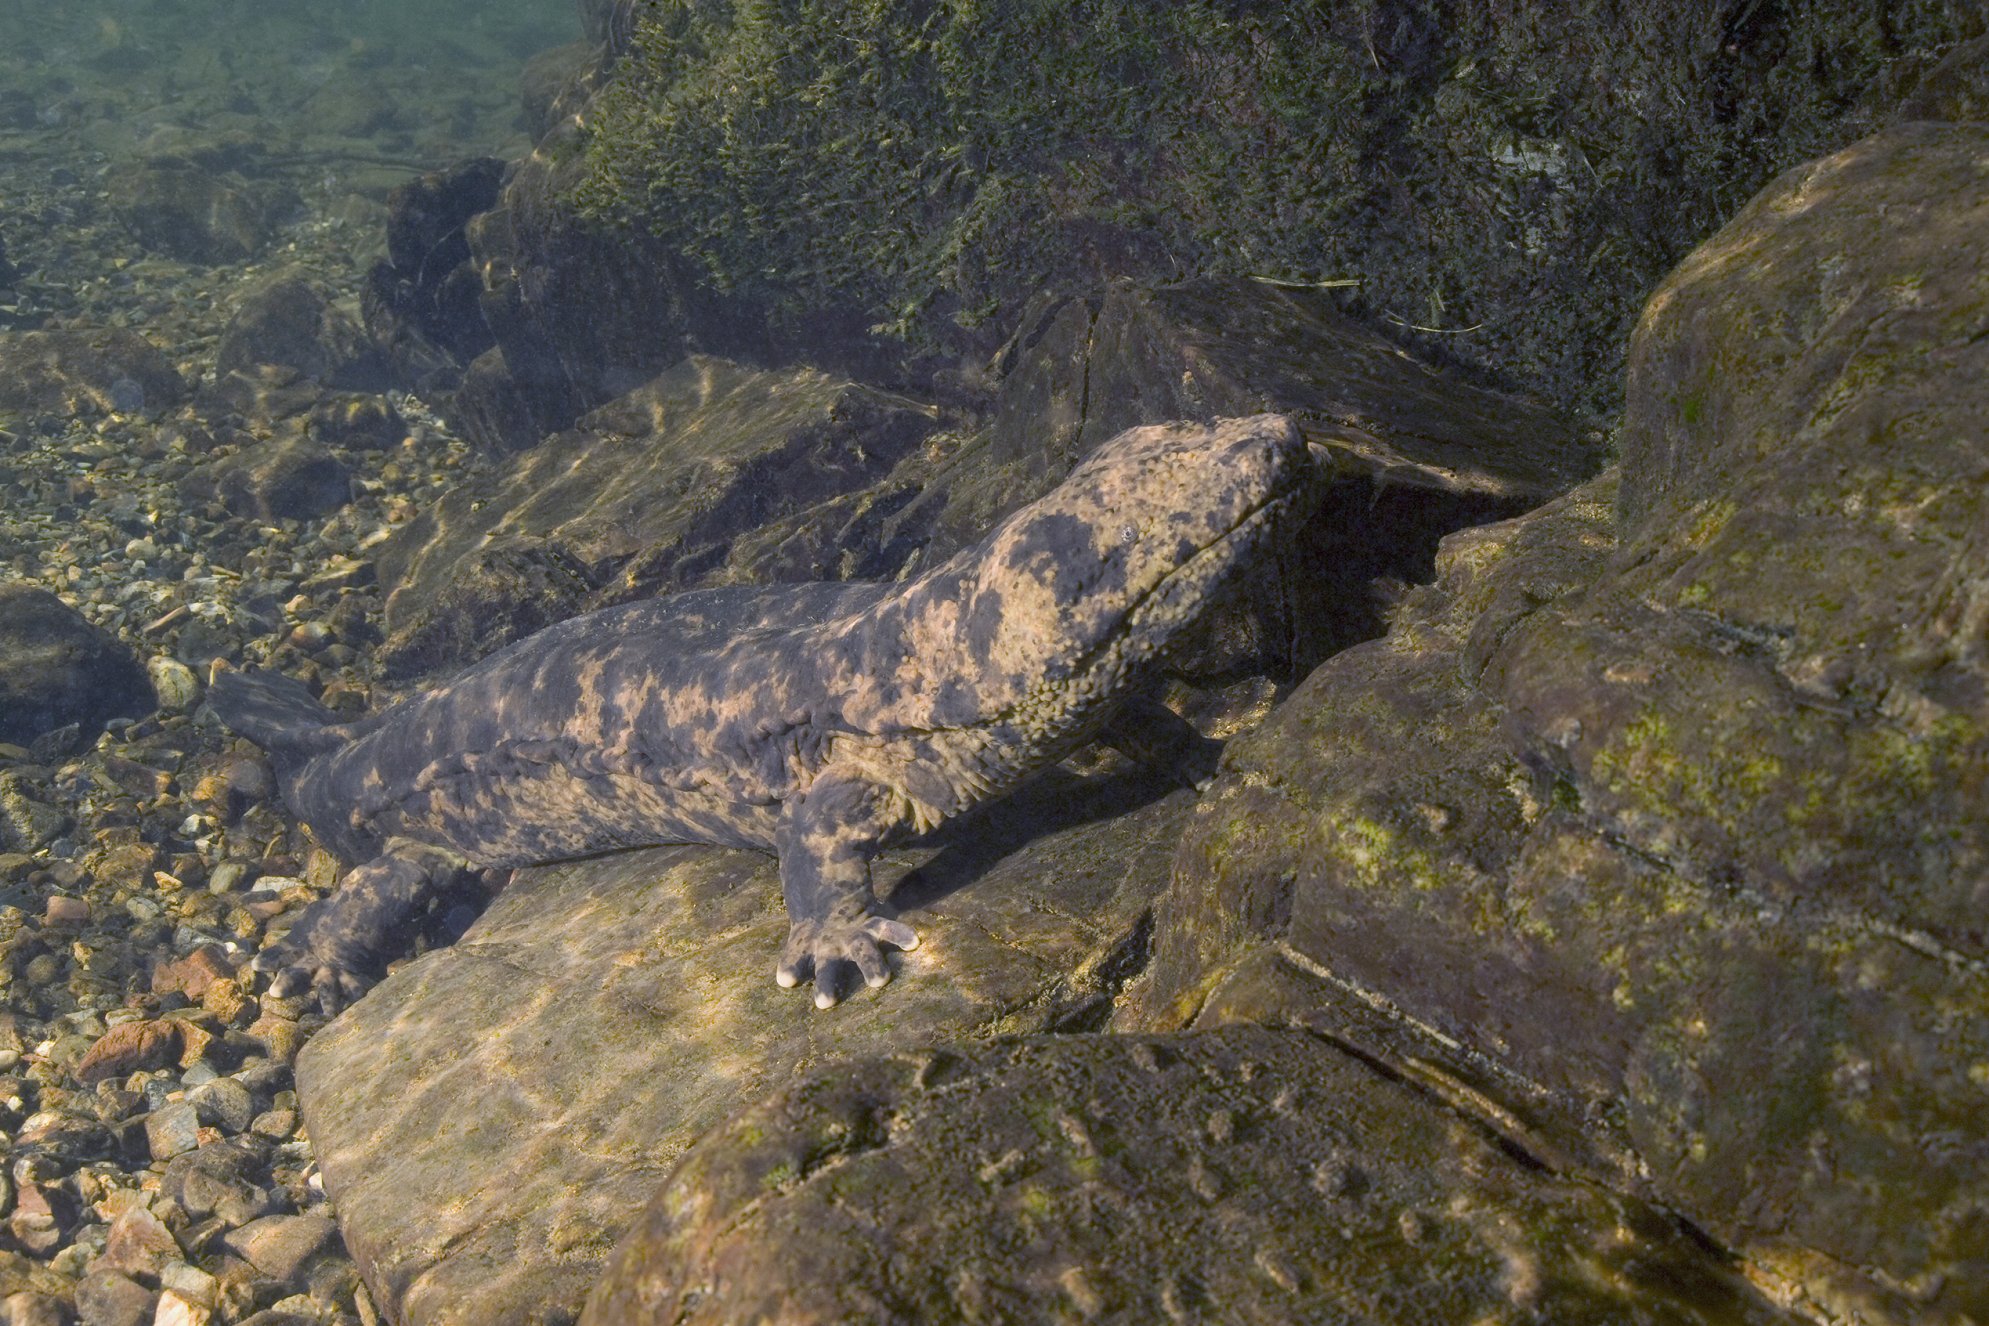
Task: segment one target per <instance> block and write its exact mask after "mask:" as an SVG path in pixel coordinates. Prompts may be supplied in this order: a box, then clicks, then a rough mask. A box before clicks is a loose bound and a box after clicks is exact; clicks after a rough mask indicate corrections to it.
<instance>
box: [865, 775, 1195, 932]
mask: <svg viewBox="0 0 1989 1326" xmlns="http://www.w3.org/2000/svg"><path fill="white" fill-rule="evenodd" d="M1182 790H1184V789H1183V788H1182V786H1181V784H1180V782H1179V781H1177V780H1176V779H1175V778H1174V777H1173V776H1172V775H1171V774H1169V773H1168V772H1167V771H1165V770H1157V769H1148V768H1141V767H1137V766H1133V767H1126V768H1122V769H1119V770H1118V771H1116V772H1112V773H1107V774H1079V773H1074V772H1072V771H1071V770H1069V769H1066V768H1064V767H1063V766H1061V765H1059V766H1057V767H1056V768H1053V769H1051V770H1050V771H1049V772H1047V773H1044V774H1041V775H1039V776H1037V777H1036V778H1034V779H1032V780H1030V781H1029V782H1028V783H1026V784H1024V785H1023V786H1022V787H1020V788H1017V789H1016V790H1015V791H1014V792H1011V793H1010V794H1009V795H1007V796H1006V797H1003V798H1001V799H1000V800H998V801H995V802H993V803H992V804H989V805H985V806H980V807H977V808H976V809H974V810H972V811H970V812H968V813H967V814H966V815H963V816H961V817H960V818H959V819H957V820H953V821H950V822H949V823H947V824H944V825H942V826H941V827H940V828H938V829H936V830H934V831H933V832H932V833H931V834H930V835H928V836H927V837H925V838H923V839H921V840H919V841H918V842H917V843H915V844H913V849H914V850H917V849H921V848H924V849H930V848H937V849H938V850H937V851H936V852H935V853H934V854H933V855H932V856H931V857H929V858H928V859H926V860H925V861H923V862H921V863H920V864H918V865H916V866H913V867H912V868H911V869H910V870H907V871H906V872H905V873H904V875H903V876H902V877H901V878H900V879H899V880H898V881H897V882H896V883H895V884H893V885H891V887H890V889H889V891H888V893H886V895H885V897H884V899H883V901H884V902H885V903H886V905H887V906H888V907H889V908H890V909H891V911H892V913H893V914H903V913H905V912H909V911H912V910H915V909H917V908H920V907H929V906H931V905H932V904H933V903H936V902H938V901H940V900H941V899H943V898H946V897H949V896H951V895H952V894H954V893H957V892H959V891H960V890H961V889H965V888H969V887H971V886H972V885H973V884H974V883H976V882H977V881H978V880H979V879H980V878H981V877H982V876H983V875H985V874H987V873H988V871H990V870H991V869H993V868H994V867H995V866H996V865H997V864H999V863H1000V862H1001V861H1003V860H1005V859H1006V858H1008V857H1010V856H1013V855H1014V854H1016V853H1017V852H1020V851H1023V850H1024V849H1026V848H1028V847H1029V846H1030V845H1031V844H1033V843H1035V842H1038V841H1040V840H1042V839H1044V838H1048V837H1050V836H1052V835H1054V834H1058V833H1062V832H1064V831H1066V830H1069V829H1078V828H1083V827H1084V826H1086V825H1089V824H1097V823H1101V822H1103V821H1105V820H1109V819H1116V818H1118V817H1119V816H1122V815H1130V814H1132V813H1134V812H1135V811H1139V810H1144V809H1145V808H1146V807H1148V806H1151V805H1153V804H1155V803H1156V802H1159V801H1163V800H1165V799H1166V798H1167V797H1168V796H1169V795H1170V794H1172V793H1175V792H1179V791H1182Z"/></svg>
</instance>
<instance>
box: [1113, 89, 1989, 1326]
mask: <svg viewBox="0 0 1989 1326" xmlns="http://www.w3.org/2000/svg"><path fill="white" fill-rule="evenodd" d="M1985 162H1989V131H1985V130H1984V129H1982V128H1979V127H1961V126H1953V125H1938V124H1931V123H1907V124H1902V125H1899V126H1896V127H1894V128H1892V129H1890V130H1888V131H1886V132H1884V133H1882V134H1880V135H1877V136H1875V137H1872V138H1869V139H1867V140H1865V141H1863V142H1860V143H1858V144H1856V145H1855V146H1853V147H1851V148H1849V149H1847V150H1845V151H1843V152H1841V153H1838V154H1837V155H1835V156H1832V157H1830V158H1827V159H1825V160H1822V161H1819V162H1816V163H1813V164H1811V165H1808V166H1805V167H1802V168H1800V169H1798V170H1795V171H1792V172H1790V173H1788V174H1786V175H1784V176H1783V177H1781V178H1780V179H1779V180H1777V181H1776V182H1775V183H1774V184H1773V185H1772V186H1771V187H1770V188H1768V189H1767V190H1766V191H1765V192H1764V193H1763V194H1762V195H1761V196H1760V197H1758V198H1757V199H1755V200H1754V202H1752V203H1751V204H1750V205H1749V206H1748V207H1747V208H1746V209H1745V210H1744V211H1743V212H1742V213H1741V214H1740V215H1739V216H1737V217H1736V218H1735V219H1734V221H1733V222H1732V223H1731V224H1730V225H1728V226H1727V227H1726V228H1725V229H1724V230H1723V231H1721V232H1720V234H1719V235H1717V236H1716V237H1714V238H1713V239H1712V240H1711V241H1709V242H1708V243H1707V244H1706V245H1705V246H1703V247H1702V248H1701V249H1699V250H1698V251H1697V252H1695V253H1694V254H1693V255H1692V256H1691V257H1690V258H1689V259H1688V260H1687V261H1686V262H1685V263H1684V264H1683V265H1682V266H1681V267H1680V268H1679V269H1678V270H1677V271H1676V272H1675V273H1674V274H1673V275H1672V277H1671V278H1670V279H1669V280H1667V281H1666V282H1665V283H1664V285H1663V286H1662V287H1661V288H1660V289H1659V290H1658V291H1657V293H1656V294H1655V295H1654V296H1653V297H1652V299H1651V301H1650V303H1649V306H1648V308H1647V310H1646V312H1645V315H1644V318H1643V320H1642V322H1641V324H1640V327H1639V330H1638V333H1637V338H1636V343H1635V345H1634V347H1633V350H1632V356H1631V358H1632V374H1631V380H1630V394H1629V402H1628V413H1627V416H1626V419H1625V423H1624V428H1623V432H1622V438H1621V449H1622V457H1623V459H1622V464H1621V466H1620V470H1619V471H1617V472H1612V473H1611V474H1609V475H1607V476H1605V477H1604V478H1603V479H1600V480H1597V481H1596V482H1595V483H1593V484H1591V485H1589V486H1588V487H1586V488H1584V489H1581V490H1578V491H1577V492H1575V493H1573V494H1571V495H1570V496H1568V497H1567V498H1564V499H1562V500H1560V501H1558V502H1556V503H1553V504H1551V505H1549V506H1548V507H1546V508H1543V509H1542V510H1540V511H1538V512H1536V513H1534V514H1532V515H1529V516H1527V517H1525V518H1523V519H1521V520H1517V521H1513V522H1509V523H1507V524H1505V525H1500V526H1494V527H1491V528H1488V529H1483V530H1474V531H1471V532H1468V533H1465V534H1461V535H1457V536H1454V537H1453V538H1452V539H1451V540H1449V541H1448V542H1447V543H1446V544H1445V547H1444V552H1443V554H1442V557H1441V565H1442V576H1441V579H1440V581H1439V583H1438V584H1437V585H1436V586H1435V587H1434V588H1432V589H1430V590H1427V591H1422V592H1419V593H1418V594H1416V595H1415V596H1414V597H1412V598H1411V599H1410V601H1409V602H1408V604H1407V605H1406V606H1405V608H1404V610H1403V611H1402V612H1401V613H1400V615H1399V619H1398V620H1397V621H1396V623H1395V626H1394V629H1393V630H1392V631H1391V633H1390V634H1389V636H1388V637H1387V638H1386V639H1385V640H1382V641H1378V642H1375V643H1372V644H1369V645H1364V646H1361V647H1359V648H1356V649H1353V650H1350V651H1348V652H1346V653H1345V654H1342V655H1340V656H1339V657H1337V658H1335V659H1333V660H1332V661H1331V662H1330V663H1329V664H1327V665H1326V666H1325V667H1323V668H1321V669H1319V670H1318V671H1317V672H1316V673H1315V674H1314V675H1312V676H1311V677H1310V678H1309V679H1308V680H1307V681H1306V682H1305V684H1304V685H1303V686H1302V687H1300V688H1299V690H1298V691H1297V693H1296V694H1294V695H1293V696H1292V697H1291V698H1290V699H1289V700H1288V701H1287V702H1285V703H1284V704H1283V705H1282V706H1280V707H1279V708H1278V709H1277V710H1276V711H1275V712H1274V713H1273V714H1272V715H1271V717H1270V718H1269V720H1268V721H1267V722H1266V723H1265V724H1264V725H1263V726H1262V727H1260V728H1259V729H1257V730H1255V731H1253V732H1251V733H1248V734H1246V735H1245V736H1244V737H1242V738H1240V739H1239V740H1238V741H1237V742H1236V743H1234V744H1233V746H1232V749H1231V751H1230V753H1229V756H1228V773H1227V776H1226V777H1224V778H1223V779H1222V780H1221V781H1220V782H1219V784H1218V785H1217V787H1216V789H1215V790H1214V792H1213V794H1212V795H1211V796H1210V797H1209V798H1208V799H1207V800H1206V801H1205V802H1204V803H1203V804H1202V805H1201V806H1200V807H1198V809H1197V813H1196V815H1195V816H1194V818H1193V820H1192V822H1191V824H1190V827H1189V829H1188V831H1187V833H1186V836H1185V838H1184V841H1183V844H1182V848H1181V854H1180V857H1179V860H1178V863H1177V870H1176V878H1175V884H1174V887H1173V890H1172V892H1171V894H1170V896H1169V898H1168V899H1167V901H1166V903H1165V904H1164V905H1163V907H1162V908H1161V909H1160V912H1159V915H1158V919H1157V925H1156V957H1155V962H1154V966H1153V969H1152V972H1151V976H1150V978H1149V979H1148V980H1147V981H1146V982H1145V983H1144V986H1143V988H1142V989H1141V990H1140V991H1139V993H1138V997H1137V999H1136V1001H1135V1003H1134V1004H1133V1006H1132V1007H1130V1008H1129V1009H1127V1010H1126V1011H1125V1012H1124V1013H1123V1014H1122V1016H1121V1019H1120V1023H1119V1025H1121V1026H1123V1027H1124V1028H1127V1029H1154V1028H1168V1027H1178V1026H1182V1025H1184V1024H1195V1025H1210V1024H1215V1023H1220V1022H1223V1021H1226V1020H1232V1019H1238V1018H1249V1019H1259V1020H1276V1021H1290V1022H1298V1023H1312V1024H1316V1025H1319V1026H1322V1027H1326V1026H1332V1027H1341V1028H1344V1027H1346V1026H1348V1025H1350V1021H1349V1020H1350V1019H1352V1020H1353V1021H1354V1022H1358V1021H1359V1020H1360V1017H1362V1016H1365V1013H1363V1011H1362V1010H1363V1007H1364V1005H1363V1004H1362V1002H1361V1001H1366V1005H1365V1006H1372V1007H1382V1008H1387V1009H1392V1010H1395V1011H1398V1012H1399V1013H1400V1014H1402V1015H1405V1016H1406V1018H1407V1019H1408V1020H1409V1021H1411V1022H1413V1023H1415V1024H1419V1025H1420V1026H1421V1027H1423V1028H1424V1029H1425V1030H1426V1031H1427V1032H1428V1033H1429V1036H1428V1037H1426V1038H1425V1048H1424V1049H1422V1050H1420V1051H1416V1052H1414V1053H1415V1054H1420V1055H1422V1056H1423V1058H1422V1059H1420V1060H1418V1062H1419V1063H1422V1064H1423V1065H1424V1069H1427V1071H1428V1072H1429V1073H1430V1074H1431V1075H1432V1076H1433V1077H1435V1078H1438V1079H1441V1080H1443V1081H1444V1082H1446V1083H1448V1084H1449V1086H1448V1088H1447V1089H1449V1090H1450V1091H1452V1093H1453V1094H1454V1096H1455V1098H1457V1099H1459V1100H1461V1101H1465V1102H1468V1103H1470V1104H1471V1105H1472V1107H1473V1108H1474V1109H1476V1110H1477V1111H1478V1112H1480V1113H1481V1114H1483V1115H1485V1116H1486V1117H1493V1118H1498V1119H1501V1120H1503V1121H1504V1123H1503V1124H1502V1126H1508V1127H1511V1128H1514V1129H1518V1130H1521V1131H1524V1132H1526V1133H1528V1134H1529V1135H1532V1136H1536V1137H1538V1138H1539V1139H1541V1142H1540V1145H1541V1146H1542V1147H1543V1148H1545V1149H1547V1150H1550V1151H1555V1152H1557V1153H1559V1154H1562V1155H1564V1156H1566V1157H1568V1158H1569V1159H1570V1161H1571V1162H1572V1163H1579V1164H1583V1165H1588V1166H1593V1167H1597V1168H1598V1170H1599V1172H1602V1173H1613V1174H1615V1175H1616V1176H1617V1178H1618V1180H1619V1181H1620V1182H1623V1183H1626V1184H1630V1185H1632V1186H1636V1187H1641V1188H1645V1189H1647V1190H1648V1191H1649V1192H1651V1193H1652V1194H1654V1195H1656V1196H1657V1197H1659V1198H1660V1199H1662V1200H1663V1201H1665V1202H1666V1203H1668V1204H1670V1205H1672V1206H1673V1207H1675V1208H1676V1209H1678V1210H1680V1211H1682V1212H1683V1213H1684V1214H1686V1215H1687V1216H1689V1217H1690V1218H1691V1219H1693V1220H1694V1221H1696V1222H1698V1223H1699V1224H1700V1225H1701V1226H1702V1227H1703V1228H1705V1229H1706V1230H1708V1231H1709V1232H1711V1233H1712V1234H1713V1235H1714V1236H1715V1237H1717V1238H1718V1239H1719V1240H1721V1241H1722V1242H1723V1243H1725V1244H1726V1245H1727V1246H1729V1247H1732V1248H1734V1249H1736V1250H1738V1251H1740V1252H1741V1253H1742V1254H1743V1255H1744V1256H1745V1257H1746V1258H1747V1259H1748V1260H1749V1261H1750V1262H1751V1263H1752V1264H1753V1266H1754V1267H1755V1268H1756V1274H1757V1276H1758V1277H1760V1278H1762V1279H1763V1280H1764V1281H1768V1282H1779V1283H1780V1284H1781V1285H1782V1286H1783V1287H1784V1292H1786V1293H1787V1294H1788V1295H1789V1296H1790V1297H1791V1299H1793V1300H1796V1301H1801V1302H1805V1303H1807V1304H1809V1305H1811V1306H1812V1307H1813V1308H1814V1309H1815V1310H1817V1311H1821V1312H1824V1313H1828V1314H1837V1315H1839V1316H1842V1317H1844V1318H1847V1319H1852V1320H1862V1321H1897V1322H1904V1321H1909V1320H1910V1321H1918V1322H1954V1323H1960V1322H1966V1321H1977V1320H1982V1319H1983V1318H1984V1317H1985V1316H1989V1222H1985V1221H1984V1219H1983V1215H1982V1209H1983V1208H1982V1194H1983V1192H1984V1191H1985V1190H1989V1088H1985V1081H1989V1067H1985V1065H1989V925H1985V921H1984V917H1985V915H1989V912H1985V906H1984V904H1985V902H1986V901H1989V895H1985V893H1984V888H1985V885H1984V881H1985V880H1986V879H1989V636H1986V635H1985V629H1984V620H1985V617H1984V604H1985V603H1989V543H1985V537H1989V536H1985V531H1989V485H1985V483H1984V480H1985V477H1989V442H1986V441H1985V439H1989V338H1985V336H1984V328H1985V327H1989V280H1986V279H1985V277H1984V273H1985V272H1989V174H1985V171H1984V163H1985ZM1350 1008H1352V1009H1353V1010H1354V1012H1353V1013H1349V1011H1348V1010H1349V1009H1350ZM1357 1015H1358V1016H1357ZM1387 1040H1388V1037H1387V1036H1386V1035H1383V1036H1379V1037H1377V1038H1376V1039H1375V1041H1374V1042H1373V1043H1375V1044H1383V1043H1385V1042H1387ZM1431 1047H1434V1048H1431ZM1377 1052H1381V1053H1389V1052H1390V1051H1387V1050H1381V1051H1377ZM1398 1057H1399V1056H1398ZM1424 1069H1419V1070H1418V1071H1424Z"/></svg>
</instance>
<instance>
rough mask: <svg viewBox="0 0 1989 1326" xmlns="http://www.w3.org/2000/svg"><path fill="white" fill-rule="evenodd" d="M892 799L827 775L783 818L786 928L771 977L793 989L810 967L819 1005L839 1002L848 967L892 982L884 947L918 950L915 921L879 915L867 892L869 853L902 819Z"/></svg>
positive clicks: (870, 980) (872, 980)
mask: <svg viewBox="0 0 1989 1326" xmlns="http://www.w3.org/2000/svg"><path fill="white" fill-rule="evenodd" d="M891 802H892V798H891V797H890V796H889V794H887V793H885V792H882V791H881V790H879V789H878V788H876V787H875V786H873V785H872V784H869V783H867V782H864V781H862V780H861V779H856V778H846V777H842V776H839V775H833V774H825V775H823V776H822V777H819V778H817V779H816V780H815V783H814V785H813V786H812V787H810V788H809V789H808V792H807V794H806V795H805V796H802V797H799V798H796V799H795V800H793V801H790V802H789V803H788V805H787V808H786V809H785V810H784V811H783V813H782V815H781V823H780V829H779V832H778V833H777V835H776V838H775V846H776V847H777V848H778V850H779V852H780V884H781V894H782V896H783V897H784V898H785V899H786V902H787V916H788V931H787V944H786V946H785V947H783V948H782V950H781V955H780V966H779V967H778V968H776V969H775V972H774V979H775V980H776V981H778V982H779V983H780V984H781V985H782V986H784V987H789V988H792V987H793V986H797V985H799V984H801V982H803V981H804V980H806V979H808V976H809V974H810V973H811V972H812V973H813V974H814V977H815V1007H817V1008H833V1007H835V1005H836V1004H837V1003H838V1002H840V1001H841V999H842V985H843V981H844V977H845V974H846V971H847V969H848V968H849V967H851V966H854V967H855V968H856V969H857V971H859V972H861V973H862V974H863V979H864V982H865V984H867V985H871V986H879V985H884V984H886V983H887V982H889V981H890V979H891V968H890V966H889V965H888V964H887V963H886V962H885V960H884V951H883V949H882V947H880V946H881V945H884V944H889V945H892V946H893V947H895V948H901V949H914V948H917V947H918V943H919V938H918V934H917V933H916V932H915V931H914V930H913V929H912V928H911V927H910V926H908V925H906V924H905V923H904V922H902V921H899V920H895V919H893V918H891V917H888V916H879V915H877V914H876V912H875V908H876V905H877V903H876V899H875V898H873V897H872V896H871V892H870V861H871V858H872V857H874V856H875V855H876V854H877V849H878V845H879V843H880V841H881V840H882V839H883V837H884V834H885V833H886V832H887V831H888V830H889V829H890V828H892V827H893V826H894V825H895V824H896V822H897V816H896V815H894V814H893V811H892V806H891Z"/></svg>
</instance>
